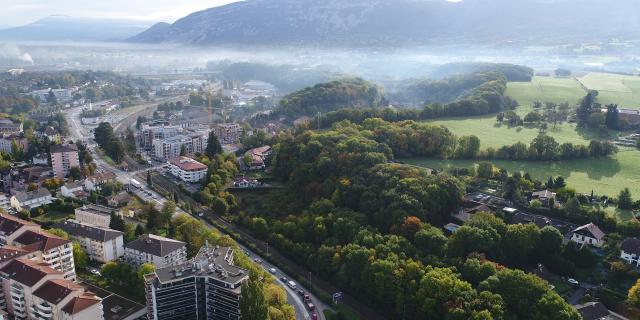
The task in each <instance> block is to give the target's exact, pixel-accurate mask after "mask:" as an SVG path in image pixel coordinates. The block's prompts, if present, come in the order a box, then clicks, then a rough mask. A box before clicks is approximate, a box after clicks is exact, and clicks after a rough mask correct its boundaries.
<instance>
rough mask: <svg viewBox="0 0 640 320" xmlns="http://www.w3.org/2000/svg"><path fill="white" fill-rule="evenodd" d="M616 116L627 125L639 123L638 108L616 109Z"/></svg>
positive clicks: (639, 111)
mask: <svg viewBox="0 0 640 320" xmlns="http://www.w3.org/2000/svg"><path fill="white" fill-rule="evenodd" d="M618 118H619V119H620V120H621V121H622V122H625V123H626V125H628V126H634V125H637V124H639V123H640V110H635V109H618Z"/></svg>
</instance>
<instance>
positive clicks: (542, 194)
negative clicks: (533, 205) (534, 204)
mask: <svg viewBox="0 0 640 320" xmlns="http://www.w3.org/2000/svg"><path fill="white" fill-rule="evenodd" d="M531 199H532V201H533V200H538V201H540V202H541V203H542V205H543V206H545V207H548V206H549V203H550V201H551V200H553V201H555V200H556V193H555V192H551V191H550V190H546V189H545V190H541V191H536V192H533V193H531Z"/></svg>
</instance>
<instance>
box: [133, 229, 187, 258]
mask: <svg viewBox="0 0 640 320" xmlns="http://www.w3.org/2000/svg"><path fill="white" fill-rule="evenodd" d="M124 246H125V248H129V249H133V250H137V251H140V252H145V253H149V254H152V255H154V256H157V257H164V256H166V255H168V254H169V253H171V252H174V251H177V250H180V249H182V248H184V247H185V246H186V243H184V242H182V241H178V240H173V239H169V238H165V237H161V236H156V235H153V234H145V235H142V236H140V237H139V238H138V239H136V240H133V241H131V242H129V243H127V244H125V245H124Z"/></svg>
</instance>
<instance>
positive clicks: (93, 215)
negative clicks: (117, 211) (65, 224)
mask: <svg viewBox="0 0 640 320" xmlns="http://www.w3.org/2000/svg"><path fill="white" fill-rule="evenodd" d="M112 210H113V209H111V208H108V207H105V206H98V205H94V204H88V205H84V206H82V207H80V208H76V210H75V214H76V220H77V221H78V222H81V223H86V224H90V225H94V226H98V227H102V228H109V225H110V224H111V211H112Z"/></svg>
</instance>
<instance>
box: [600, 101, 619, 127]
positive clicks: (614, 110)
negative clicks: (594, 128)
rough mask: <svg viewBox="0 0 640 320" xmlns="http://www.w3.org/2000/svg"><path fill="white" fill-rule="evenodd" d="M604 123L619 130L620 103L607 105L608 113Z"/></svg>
mask: <svg viewBox="0 0 640 320" xmlns="http://www.w3.org/2000/svg"><path fill="white" fill-rule="evenodd" d="M604 124H605V125H606V126H607V128H608V129H611V130H618V129H620V117H619V115H618V105H615V104H610V105H608V106H607V114H606V116H605V119H604Z"/></svg>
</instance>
